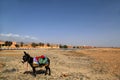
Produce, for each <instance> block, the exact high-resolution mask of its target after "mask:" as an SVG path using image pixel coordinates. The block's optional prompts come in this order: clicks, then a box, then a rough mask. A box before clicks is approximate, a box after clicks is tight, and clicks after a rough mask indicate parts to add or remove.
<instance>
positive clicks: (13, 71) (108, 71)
mask: <svg viewBox="0 0 120 80" xmlns="http://www.w3.org/2000/svg"><path fill="white" fill-rule="evenodd" d="M23 51H26V52H28V53H29V54H30V55H31V56H32V57H35V56H40V55H46V56H47V57H49V58H50V61H51V63H50V68H51V75H50V76H49V75H46V76H45V75H44V71H45V68H44V67H42V68H37V69H36V70H37V76H36V77H34V76H33V75H32V69H31V67H30V66H29V65H28V66H27V63H25V64H23V63H22V62H21V60H22V56H23V55H24V54H23ZM0 80H120V48H91V49H34V50H1V51H0Z"/></svg>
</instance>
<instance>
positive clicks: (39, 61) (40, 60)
mask: <svg viewBox="0 0 120 80" xmlns="http://www.w3.org/2000/svg"><path fill="white" fill-rule="evenodd" d="M47 63H48V62H47V57H46V56H44V55H41V56H36V57H34V58H33V66H34V67H36V66H40V65H44V64H47Z"/></svg>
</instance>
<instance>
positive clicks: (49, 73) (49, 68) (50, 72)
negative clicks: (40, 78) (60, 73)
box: [48, 67, 51, 75]
mask: <svg viewBox="0 0 120 80" xmlns="http://www.w3.org/2000/svg"><path fill="white" fill-rule="evenodd" d="M48 69H49V75H51V70H50V67H48Z"/></svg>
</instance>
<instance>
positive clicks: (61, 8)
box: [0, 0, 120, 47]
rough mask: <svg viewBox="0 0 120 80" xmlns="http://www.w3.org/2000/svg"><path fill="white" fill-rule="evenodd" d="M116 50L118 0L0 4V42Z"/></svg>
mask: <svg viewBox="0 0 120 80" xmlns="http://www.w3.org/2000/svg"><path fill="white" fill-rule="evenodd" d="M1 39H7V40H11V39H13V40H16V41H17V40H18V41H19V40H22V41H25V40H31V41H33V40H34V41H39V42H49V43H59V44H69V45H91V46H117V47H120V0H0V40H1Z"/></svg>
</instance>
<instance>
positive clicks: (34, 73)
mask: <svg viewBox="0 0 120 80" xmlns="http://www.w3.org/2000/svg"><path fill="white" fill-rule="evenodd" d="M32 69H33V75H34V76H36V70H35V67H33V68H32Z"/></svg>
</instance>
